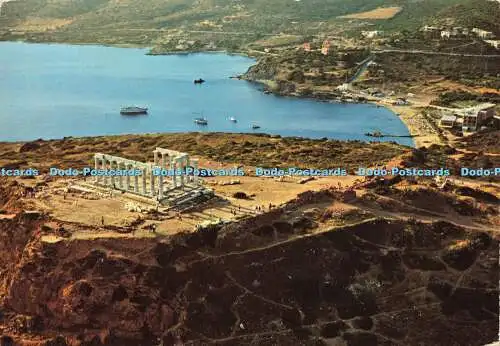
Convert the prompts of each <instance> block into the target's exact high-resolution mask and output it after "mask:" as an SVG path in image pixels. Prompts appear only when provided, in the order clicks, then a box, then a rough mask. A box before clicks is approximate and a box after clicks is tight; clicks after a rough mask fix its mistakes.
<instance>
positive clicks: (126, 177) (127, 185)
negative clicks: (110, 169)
mask: <svg viewBox="0 0 500 346" xmlns="http://www.w3.org/2000/svg"><path fill="white" fill-rule="evenodd" d="M129 168H130V165H129V164H128V163H126V164H125V170H126V171H127V173H126V174H127V175H126V176H125V190H127V192H128V191H129V190H130V174H129Z"/></svg>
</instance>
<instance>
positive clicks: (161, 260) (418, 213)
mask: <svg viewBox="0 0 500 346" xmlns="http://www.w3.org/2000/svg"><path fill="white" fill-rule="evenodd" d="M494 135H495V134H491V135H488V138H489V139H488V138H479V135H478V136H476V137H475V138H474V139H473V140H471V142H472V143H469V145H467V147H466V148H467V149H469V148H472V147H473V146H474V145H475V142H481V143H490V142H491V141H493V142H494V140H495V138H494V137H493V136H494ZM224 141H226V142H225V143H224ZM228 143H231V145H230V146H228V145H227V144H228ZM224 144H225V145H224ZM321 144H322V145H324V146H325V147H324V149H325V152H326V151H328V152H329V153H330V156H329V157H326V155H325V158H324V160H331V161H319V160H318V158H317V157H315V156H314V155H310V153H314V152H318V147H319V146H320V145H321ZM158 145H161V146H166V147H170V148H175V149H181V150H186V151H188V152H189V153H191V154H193V155H194V154H196V155H197V156H198V155H199V158H200V159H201V160H203V161H204V162H206V160H204V159H209V161H214V160H215V161H216V162H213V163H214V164H215V165H216V166H218V165H219V162H220V163H227V162H230V161H233V160H234V161H238V162H241V163H243V164H250V165H251V164H254V162H253V161H251V158H250V153H249V152H255V150H259V152H261V153H262V157H263V160H264V161H263V163H265V164H271V165H274V164H276V162H278V161H281V162H282V163H283V164H295V163H297V162H301V163H302V164H303V165H307V166H316V165H321V164H323V162H325V163H328V164H334V162H340V161H342V160H343V157H344V155H347V154H348V153H350V154H351V156H352V157H355V158H356V160H357V161H358V162H357V163H358V164H368V163H367V162H370V161H371V163H372V164H375V163H379V164H380V163H382V161H387V160H388V159H390V161H391V162H388V165H391V166H392V165H398V166H404V167H412V166H415V165H417V166H420V167H426V166H427V165H430V166H433V167H436V166H438V165H440V164H442V163H439V162H444V160H446V159H451V158H450V157H449V156H448V154H446V152H448V153H449V152H450V150H449V149H450V148H445V147H433V148H430V149H429V150H425V151H423V150H412V151H407V150H406V149H404V148H399V147H398V146H396V145H392V144H367V143H358V142H352V143H344V144H340V143H337V142H333V141H331V142H330V141H328V142H321V141H310V140H300V139H294V138H276V137H274V138H272V137H268V136H258V135H237V134H234V135H231V136H230V138H227V137H226V136H225V135H222V134H199V135H196V136H194V135H193V134H164V135H143V136H136V135H134V136H114V137H95V138H65V139H63V140H50V141H43V140H38V141H34V142H28V143H0V165H2V166H4V167H18V168H19V167H36V168H38V169H40V171H46V168H47V167H48V166H49V165H58V166H60V167H64V166H68V165H72V166H75V167H81V166H82V165H87V164H88V163H89V161H90V162H92V161H93V160H92V159H91V156H90V155H89V152H91V151H93V150H96V149H97V150H99V151H102V152H109V153H114V154H117V155H125V156H126V157H130V158H137V159H140V158H141V157H143V155H144V151H145V150H146V149H148V150H149V149H152V148H154V147H156V146H158ZM339 145H340V146H339ZM228 147H230V148H231V150H230V151H229V152H228V151H227V148H228ZM91 148H94V149H91ZM403 150H404V151H403ZM228 155H229V157H227V156H228ZM375 155H378V157H376V156H375ZM391 158H392V159H391ZM217 161H219V162H217ZM234 161H233V162H234ZM376 161H379V162H376ZM200 162H202V161H200ZM353 163H354V162H353ZM446 166H447V167H450V166H452V165H451V164H450V165H448V164H446ZM340 178H341V177H339V179H340ZM210 179H211V178H210ZM214 179H216V180H219V178H214ZM220 179H222V178H220ZM244 179H246V180H244ZM325 179H326V180H325ZM325 179H317V180H316V182H319V181H321V180H323V181H325V185H322V186H324V188H321V189H318V188H319V186H320V185H314V184H315V182H314V181H310V182H308V183H306V184H295V183H292V182H290V181H289V182H287V181H282V182H280V181H273V180H272V179H269V178H265V177H253V176H248V177H241V184H238V185H234V186H235V187H236V188H237V189H238V190H237V191H247V190H246V189H249V188H251V187H252V186H253V185H256V184H258V187H259V189H258V190H255V195H252V196H253V197H252V199H255V200H256V201H261V199H260V198H261V197H262V196H263V195H265V194H266V190H270V188H268V187H269V186H274V187H277V186H279V185H280V184H281V185H282V186H283V187H282V189H286V191H296V189H297V188H300V189H301V191H303V192H301V193H299V194H294V195H293V196H290V197H291V198H290V199H289V200H287V201H286V203H283V204H277V205H276V206H275V207H274V208H269V209H267V208H266V210H265V211H262V212H255V211H254V210H255V209H254V208H245V207H244V204H243V203H245V201H242V200H239V201H238V203H241V204H242V208H241V209H242V210H241V213H240V214H239V215H238V217H237V218H234V219H231V220H228V222H226V223H223V224H220V223H219V224H211V227H208V226H207V227H201V228H195V227H194V226H195V223H196V224H198V223H199V222H200V218H202V217H207V215H210V214H212V213H215V212H216V209H219V211H218V212H219V213H222V212H224V210H227V208H226V204H222V205H221V203H220V202H217V201H214V202H213V203H214V204H213V205H210V203H209V204H205V205H200V206H199V208H198V209H195V210H192V211H186V212H183V213H182V219H181V218H180V217H175V214H173V213H171V212H170V211H164V210H160V211H158V210H157V211H149V212H136V211H133V212H132V211H128V210H125V208H123V206H122V205H121V202H124V200H122V199H121V198H122V197H123V196H122V194H120V195H119V196H115V197H106V196H104V195H103V194H102V193H95V192H94V193H88V190H87V191H82V190H78V189H77V188H76V185H75V184H85V181H84V180H85V179H82V178H81V177H49V176H47V175H42V176H38V177H28V178H25V177H20V178H19V179H13V178H12V177H2V178H0V256H1V257H2V258H3V259H5V260H3V261H0V345H2V346H3V345H31V346H42V345H43V346H55V345H57V346H69V345H72V346H91V345H92V346H99V345H100V346H103V345H106V346H129V345H130V346H140V345H143V346H151V345H160V344H162V345H165V346H166V345H169V346H170V345H269V346H271V345H298V346H299V345H304V346H309V345H311V346H312V345H316V346H322V345H325V346H326V345H351V346H352V345H354V346H355V345H363V346H365V345H367V346H369V345H387V346H389V345H408V346H413V345H436V346H441V345H442V346H448V345H457V346H462V345H463V346H475V345H478V346H479V345H484V344H486V343H488V342H491V341H492V340H494V339H496V337H497V326H498V324H497V323H498V233H497V232H495V231H496V228H498V227H496V226H497V225H498V222H499V215H498V208H497V205H498V196H499V191H500V185H498V184H497V183H494V182H484V181H472V180H468V179H467V180H462V179H451V180H450V181H449V182H448V183H447V184H446V185H445V186H443V187H442V188H439V187H438V186H437V185H436V183H435V181H434V179H431V178H427V177H422V178H418V179H411V180H410V179H402V178H397V177H396V178H392V177H386V178H381V179H371V178H370V179H365V180H364V181H363V182H359V181H358V182H357V180H354V181H351V183H355V185H354V186H353V187H352V188H353V190H351V189H348V188H347V185H345V184H346V183H347V182H346V180H342V182H343V184H335V182H339V183H340V181H341V180H331V179H337V178H336V177H325ZM212 180H213V179H212ZM251 181H253V183H250V182H251ZM209 182H210V180H208V179H207V184H208V183H209ZM270 184H272V185H270ZM82 186H84V185H82ZM210 186H212V187H213V188H214V189H217V191H219V193H220V196H225V195H224V193H225V191H229V190H226V189H229V188H230V186H223V185H219V184H217V185H215V184H214V185H210ZM315 186H316V187H315ZM63 188H66V189H65V190H63ZM275 191H276V189H274V190H273V195H275V194H276V193H275ZM28 192H29V193H28ZM282 194H284V193H282ZM35 195H36V196H35ZM225 198H226V202H227V203H232V202H231V200H230V199H229V197H225ZM252 199H250V200H248V201H246V202H248V203H251V202H252ZM97 205H99V206H100V207H98V208H96V206H97ZM75 206H78V207H77V208H75ZM92 206H93V208H91V207H92ZM113 206H114V207H113ZM65 208H66V209H65ZM103 208H113V215H111V213H108V214H106V216H105V218H106V222H97V223H96V222H95V221H96V217H94V216H90V215H88V214H92V213H94V214H93V215H99V219H100V214H101V213H102V212H103V210H102V209H103ZM64 210H67V213H65V212H64ZM106 210H109V209H106ZM82 211H83V212H82ZM238 211H239V208H238ZM83 214H85V215H83ZM226 214H228V213H226ZM114 215H118V216H120V217H123V219H117V220H116V222H113V216H114ZM127 215H129V216H131V215H133V216H134V220H135V221H133V222H130V223H129V221H128V220H129V219H128V216H127ZM219 215H222V214H219ZM84 216H85V217H84ZM126 216H127V217H126ZM226 217H227V216H226ZM201 220H203V219H201ZM417 220H418V221H417ZM124 221H126V222H124ZM181 223H183V224H182V225H181ZM152 224H155V225H158V227H156V228H154V230H156V231H150V229H151V228H150V225H152ZM180 226H182V227H180ZM175 230H178V231H175Z"/></svg>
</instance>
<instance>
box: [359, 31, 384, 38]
mask: <svg viewBox="0 0 500 346" xmlns="http://www.w3.org/2000/svg"><path fill="white" fill-rule="evenodd" d="M383 33H384V32H383V31H378V30H373V31H361V36H363V37H364V38H375V37H378V36H381V35H382V34H383Z"/></svg>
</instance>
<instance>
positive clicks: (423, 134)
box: [0, 40, 442, 148]
mask: <svg viewBox="0 0 500 346" xmlns="http://www.w3.org/2000/svg"><path fill="white" fill-rule="evenodd" d="M0 42H21V43H27V44H57V45H79V46H80V45H81V46H96V47H110V48H124V49H127V48H135V49H147V50H149V51H148V52H147V53H146V54H145V55H148V56H168V55H191V54H226V55H230V56H242V57H246V58H251V59H256V56H255V55H254V56H252V54H249V52H246V51H238V52H231V51H228V50H195V51H189V50H188V51H165V52H158V53H156V52H153V49H154V47H151V45H140V44H127V43H90V42H54V41H29V40H14V41H12V40H5V41H0ZM257 63H258V60H255V64H257ZM255 64H254V65H251V66H255ZM251 66H250V67H251ZM250 67H249V68H250ZM246 73H247V72H244V73H242V74H241V75H238V76H230V77H229V78H237V79H240V80H245V81H247V82H251V83H256V84H260V85H262V86H263V88H264V90H265V91H268V92H269V93H271V94H273V95H275V96H284V97H294V98H298V99H311V100H314V101H316V102H325V101H332V100H334V98H333V95H328V94H323V96H326V98H321V99H320V98H318V97H314V96H313V97H307V96H303V95H300V94H299V93H297V92H293V93H286V92H285V93H280V92H279V90H278V84H277V82H276V81H274V80H271V79H256V80H253V79H250V78H247V77H246V76H245V74H246ZM329 96H330V97H329ZM367 103H372V104H376V105H380V106H383V107H385V108H387V109H388V110H390V111H391V112H392V113H394V116H395V117H398V118H400V119H401V121H402V122H403V124H404V125H405V127H406V128H407V129H408V133H409V135H410V137H411V138H412V141H413V145H414V147H415V148H418V147H421V146H427V145H431V144H434V143H436V144H442V141H441V140H440V139H439V137H438V135H437V133H435V131H427V130H428V129H432V128H431V127H430V125H428V126H426V124H425V123H427V120H426V119H425V118H423V117H419V116H418V114H419V111H418V110H417V109H415V107H414V106H411V105H410V106H393V105H390V104H386V103H382V102H380V101H374V100H367ZM382 130H383V129H382ZM367 142H369V140H367Z"/></svg>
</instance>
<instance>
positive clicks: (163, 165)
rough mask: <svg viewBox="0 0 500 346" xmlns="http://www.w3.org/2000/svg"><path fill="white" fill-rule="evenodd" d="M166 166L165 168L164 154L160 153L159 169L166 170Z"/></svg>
mask: <svg viewBox="0 0 500 346" xmlns="http://www.w3.org/2000/svg"><path fill="white" fill-rule="evenodd" d="M166 166H167V163H166V161H165V154H164V153H161V169H165V168H167V167H166Z"/></svg>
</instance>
